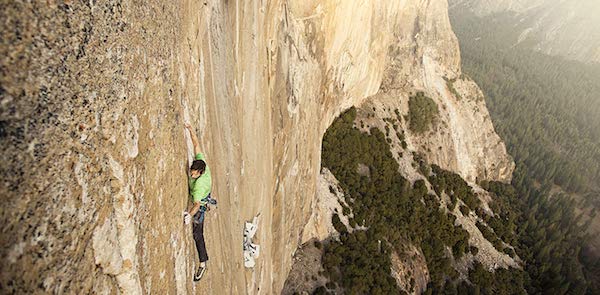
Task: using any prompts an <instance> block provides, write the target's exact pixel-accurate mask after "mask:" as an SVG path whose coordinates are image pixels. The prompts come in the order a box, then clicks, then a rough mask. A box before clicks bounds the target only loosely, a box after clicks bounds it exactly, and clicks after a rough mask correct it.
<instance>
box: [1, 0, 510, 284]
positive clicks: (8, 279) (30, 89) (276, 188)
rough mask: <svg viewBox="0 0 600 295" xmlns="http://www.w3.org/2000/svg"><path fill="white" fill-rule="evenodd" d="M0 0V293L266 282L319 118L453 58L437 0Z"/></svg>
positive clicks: (310, 191) (297, 197)
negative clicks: (190, 178) (195, 181)
mask: <svg viewBox="0 0 600 295" xmlns="http://www.w3.org/2000/svg"><path fill="white" fill-rule="evenodd" d="M1 5H2V7H1V8H2V9H0V11H1V12H0V13H1V14H2V19H3V20H5V21H3V22H2V24H1V26H2V30H1V34H2V42H3V43H2V47H1V49H0V56H2V59H1V70H2V77H1V80H0V81H1V89H0V90H1V91H0V95H1V101H0V116H1V117H0V124H1V125H0V136H1V145H2V149H3V153H2V167H1V173H2V177H3V179H5V181H4V182H3V184H2V187H1V191H0V192H1V194H2V202H3V203H2V207H1V208H2V209H0V210H1V211H0V212H1V214H0V219H1V222H2V225H3V229H2V237H1V245H0V246H2V247H1V249H2V250H1V252H0V255H1V257H2V260H3V261H6V263H3V264H2V266H1V275H0V284H1V285H0V287H1V289H2V290H7V291H11V290H15V291H18V292H37V291H41V290H45V291H49V292H56V293H62V292H67V293H69V292H72V293H90V292H97V293H117V292H119V291H120V292H123V293H127V294H130V293H131V294H136V293H169V294H174V293H177V294H185V293H215V294H223V293H234V294H240V293H263V294H271V293H277V292H279V291H280V290H281V288H282V286H283V283H284V280H285V277H286V275H287V272H288V271H289V268H290V266H291V257H292V254H293V251H294V250H295V249H296V247H297V245H298V243H299V241H300V236H301V230H302V229H303V227H304V225H305V224H306V222H307V220H308V217H309V215H310V211H311V203H312V201H313V199H314V195H315V187H316V179H317V175H318V173H319V167H320V144H321V138H322V135H323V133H324V131H325V129H326V128H327V126H328V125H329V124H330V123H331V121H332V120H333V118H334V117H335V116H336V115H337V114H338V113H339V112H341V111H342V110H343V109H345V108H347V107H349V106H351V105H357V104H360V103H362V102H363V101H364V100H365V99H367V98H368V97H370V96H372V95H374V94H376V93H378V92H380V91H383V90H385V89H386V88H385V87H388V88H390V87H392V88H393V87H404V88H406V89H409V88H411V89H413V88H423V89H425V90H427V89H433V87H434V86H432V85H429V84H427V83H426V82H424V81H427V80H426V79H425V78H424V77H423V75H422V73H423V68H424V64H425V62H426V61H427V60H431V61H433V62H434V63H435V64H436V65H437V67H438V68H439V69H440V70H436V71H435V72H433V73H434V75H435V77H437V78H440V77H441V75H445V73H446V72H447V73H455V74H456V73H459V68H458V65H459V58H458V56H459V55H458V46H457V44H456V39H455V37H454V35H453V33H452V31H451V30H450V25H449V22H448V17H447V7H446V3H445V2H444V1H400V0H398V1H367V0H363V1H333V0H328V1H239V0H238V1H233V0H230V1H217V0H206V1H200V2H197V1H145V2H143V3H142V2H134V1H124V2H121V1H97V2H95V1H89V2H85V3H84V2H74V1H73V2H71V1H64V2H61V3H53V2H52V1H50V2H45V3H43V4H42V3H37V2H36V3H20V2H14V3H3V4H1ZM437 78H436V79H437ZM382 81H384V82H382ZM385 81H388V82H385ZM389 81H394V82H393V83H390V82H389ZM390 97H391V98H390V99H394V97H393V96H390ZM395 99H396V100H398V101H402V100H403V99H405V98H403V96H396V98H395ZM440 99H443V97H442V98H440ZM184 122H190V123H191V124H192V125H194V126H195V127H196V130H197V132H198V135H199V137H200V141H201V146H202V149H203V150H204V151H205V152H206V155H207V161H208V165H210V166H211V170H212V173H213V196H214V197H216V198H217V199H218V200H219V207H218V209H216V210H213V211H211V212H210V213H209V214H208V216H207V220H206V231H205V234H206V239H207V247H208V251H209V256H210V262H209V272H208V273H207V275H206V277H205V278H203V281H202V283H201V284H194V283H193V282H192V281H191V275H192V273H193V270H194V267H195V266H196V261H197V255H196V253H195V248H194V245H193V241H192V239H191V228H190V227H186V226H184V225H183V224H182V218H181V213H182V211H183V210H185V207H186V205H187V183H186V181H187V179H186V169H187V167H188V166H187V165H188V164H187V162H188V160H189V159H190V158H191V146H190V142H189V139H188V138H187V135H186V134H185V132H184V130H183V128H182V125H183V123H184ZM490 126H491V125H490ZM469 130H470V131H471V132H474V133H477V132H479V131H477V129H467V131H469ZM477 138H481V137H477ZM483 138H484V139H485V137H483ZM500 152H504V151H500ZM478 156H479V155H476V154H471V153H469V154H467V157H478ZM498 157H500V158H502V157H506V155H505V152H504V153H503V154H502V153H501V154H500V155H498ZM432 158H435V157H434V156H432ZM442 162H443V161H442ZM477 163H478V164H476V165H483V166H485V165H487V164H486V163H485V162H481V161H480V162H477ZM456 169H459V170H460V169H461V168H460V167H459V168H456ZM480 170H481V169H479V168H477V169H475V170H474V171H480ZM470 171H471V170H469V171H467V170H465V172H464V173H466V174H469V173H470V174H472V173H473V172H470ZM257 214H260V226H259V230H258V233H257V238H256V242H257V243H258V244H260V245H261V247H262V248H261V257H260V258H259V259H258V261H257V262H258V264H257V267H256V268H254V269H253V270H247V269H244V268H243V260H242V251H241V244H242V226H243V222H244V221H245V220H250V219H251V218H252V217H253V216H255V215H257Z"/></svg>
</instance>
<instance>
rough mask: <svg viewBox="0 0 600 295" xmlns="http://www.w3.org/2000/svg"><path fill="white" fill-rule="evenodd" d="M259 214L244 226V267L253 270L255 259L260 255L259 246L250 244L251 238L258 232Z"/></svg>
mask: <svg viewBox="0 0 600 295" xmlns="http://www.w3.org/2000/svg"><path fill="white" fill-rule="evenodd" d="M259 216H260V213H259V214H258V215H256V216H255V217H254V219H253V220H252V223H250V222H246V224H245V226H244V266H245V267H247V268H253V267H254V265H256V262H255V259H256V258H258V255H259V254H260V246H259V245H256V244H253V243H252V238H253V237H254V235H255V234H256V231H257V230H258V217H259Z"/></svg>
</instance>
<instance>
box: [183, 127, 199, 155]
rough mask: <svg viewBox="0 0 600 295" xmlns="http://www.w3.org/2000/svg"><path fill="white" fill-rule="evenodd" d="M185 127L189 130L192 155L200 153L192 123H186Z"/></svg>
mask: <svg viewBox="0 0 600 295" xmlns="http://www.w3.org/2000/svg"><path fill="white" fill-rule="evenodd" d="M185 128H186V129H187V130H188V131H189V132H190V137H191V138H192V144H193V145H194V155H197V154H199V153H200V142H199V141H198V136H196V132H195V131H194V129H193V128H192V125H190V124H188V123H186V124H185Z"/></svg>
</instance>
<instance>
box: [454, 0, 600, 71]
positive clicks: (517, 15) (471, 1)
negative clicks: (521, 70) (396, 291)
mask: <svg viewBox="0 0 600 295" xmlns="http://www.w3.org/2000/svg"><path fill="white" fill-rule="evenodd" d="M449 2H450V4H451V6H452V8H453V9H461V10H462V9H468V10H470V11H472V12H474V13H475V14H477V15H478V16H481V17H486V18H487V19H488V20H489V21H491V22H501V23H503V24H504V25H505V26H506V27H507V28H510V29H511V30H513V31H514V32H515V36H516V38H515V40H513V41H512V42H513V43H514V45H522V46H525V47H526V48H531V49H534V50H536V51H540V52H542V53H545V54H549V55H558V56H562V57H566V58H568V59H573V60H578V61H581V62H586V63H600V30H598V28H599V27H600V17H598V14H599V13H600V3H598V1H594V0H566V1H564V0H534V1H531V0H501V1H490V0H450V1H449Z"/></svg>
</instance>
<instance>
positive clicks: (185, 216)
mask: <svg viewBox="0 0 600 295" xmlns="http://www.w3.org/2000/svg"><path fill="white" fill-rule="evenodd" d="M190 222H192V215H190V213H188V212H187V211H185V212H183V223H185V224H190Z"/></svg>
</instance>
